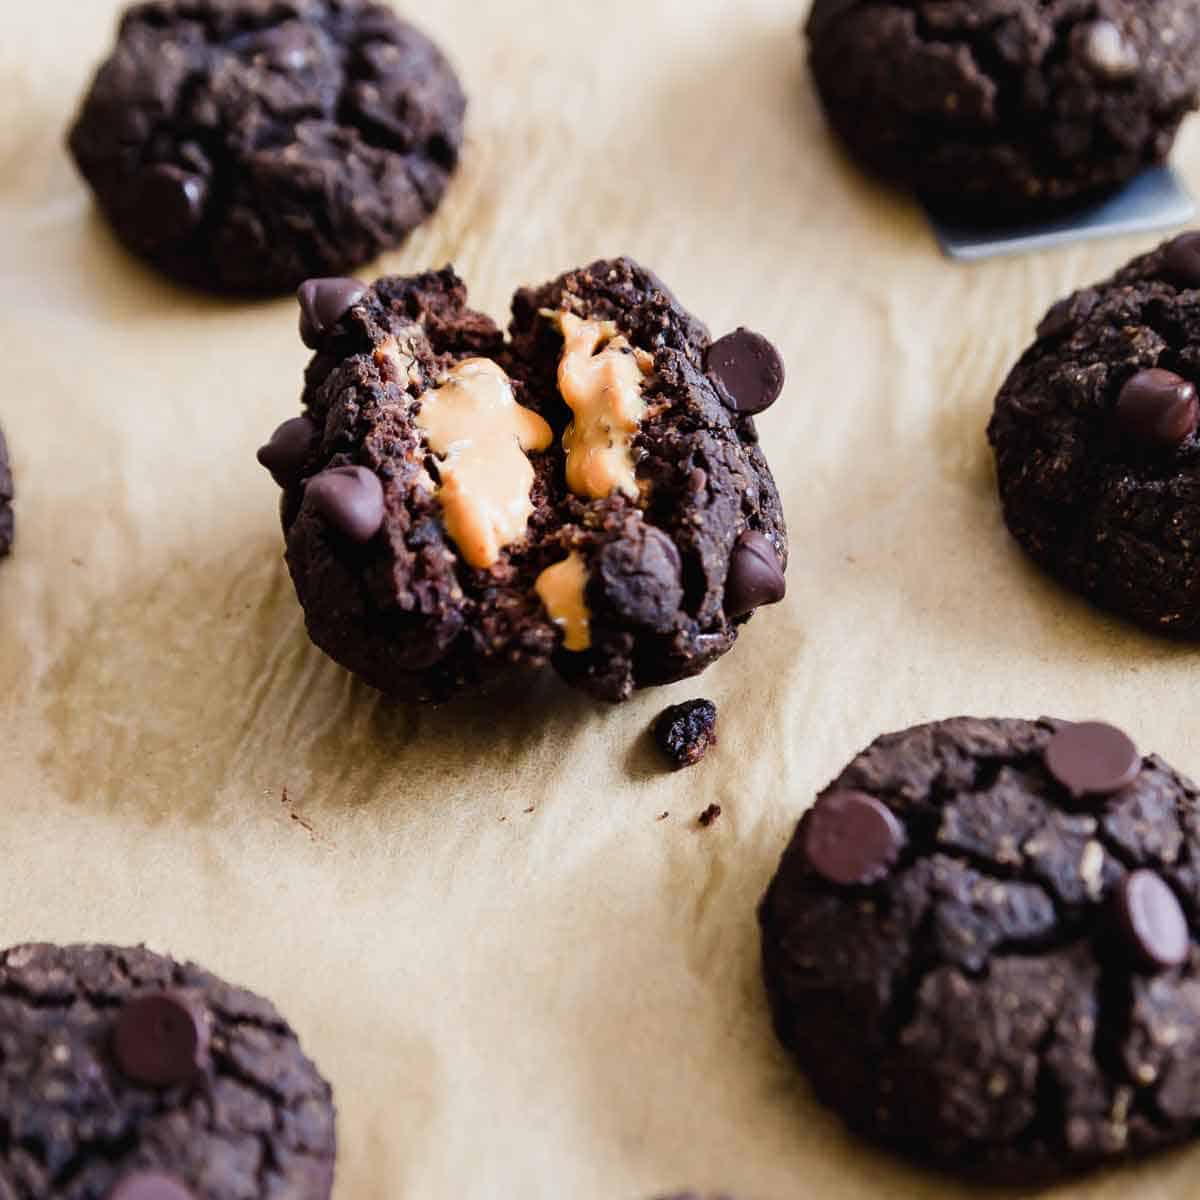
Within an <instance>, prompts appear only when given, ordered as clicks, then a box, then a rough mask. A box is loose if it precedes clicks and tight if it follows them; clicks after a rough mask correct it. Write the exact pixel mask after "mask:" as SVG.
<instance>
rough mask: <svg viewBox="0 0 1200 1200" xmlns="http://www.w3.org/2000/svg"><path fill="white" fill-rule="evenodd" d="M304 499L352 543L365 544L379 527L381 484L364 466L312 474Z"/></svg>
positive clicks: (381, 518) (381, 523) (381, 521)
mask: <svg viewBox="0 0 1200 1200" xmlns="http://www.w3.org/2000/svg"><path fill="white" fill-rule="evenodd" d="M304 499H305V502H306V503H308V504H311V505H312V507H313V508H314V509H315V510H316V511H317V512H318V513H319V514H320V515H321V516H322V517H323V518H324V519H325V520H326V521H328V522H329V524H330V525H332V526H333V527H334V528H335V529H337V530H338V531H339V532H341V533H343V534H345V536H346V537H348V538H349V539H350V540H351V541H352V542H369V541H370V540H371V539H372V538H373V537H374V536H375V535H376V534H377V533H378V532H379V529H380V527H381V526H382V525H383V485H382V484H381V483H380V482H379V477H378V476H377V475H376V474H375V473H374V471H368V470H367V468H366V467H332V468H330V469H329V470H328V471H322V472H321V473H320V475H314V476H313V477H312V479H310V480H309V481H308V486H307V487H306V488H305V490H304Z"/></svg>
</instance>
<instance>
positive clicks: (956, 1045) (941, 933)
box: [759, 717, 1200, 1181]
mask: <svg viewBox="0 0 1200 1200" xmlns="http://www.w3.org/2000/svg"><path fill="white" fill-rule="evenodd" d="M1198 916H1200V799H1198V797H1197V792H1196V788H1195V786H1194V785H1193V784H1192V783H1191V782H1190V781H1189V780H1187V779H1185V778H1184V777H1183V776H1181V775H1179V774H1178V773H1177V772H1175V771H1174V770H1173V769H1172V768H1171V767H1169V766H1168V765H1167V764H1166V763H1164V762H1163V761H1162V760H1161V759H1160V758H1158V757H1156V756H1154V755H1150V756H1148V757H1144V758H1143V757H1142V756H1141V755H1140V754H1139V752H1138V750H1137V748H1136V747H1135V746H1134V744H1133V742H1132V741H1131V740H1130V739H1129V738H1128V737H1127V736H1126V735H1125V734H1123V733H1121V732H1120V731H1119V730H1116V729H1113V728H1112V727H1111V726H1108V725H1103V724H1099V723H1096V722H1084V723H1080V724H1070V723H1067V722H1064V721H1056V720H1048V719H1043V720H1040V721H1036V722H1032V721H1018V720H976V719H973V718H965V717H964V718H959V719H956V720H950V721H943V722H940V723H937V724H932V725H922V726H919V727H918V728H916V729H910V730H907V731H905V732H904V733H898V734H890V735H888V736H886V737H882V738H880V739H879V740H878V741H876V742H875V743H874V744H873V745H872V746H870V747H869V748H868V749H867V750H866V751H864V753H862V754H861V755H859V757H858V758H856V759H855V760H854V761H853V762H852V763H851V764H850V765H849V766H848V767H847V768H846V769H845V770H844V771H843V772H842V774H841V775H840V776H839V777H838V778H837V779H836V780H835V781H834V782H833V783H832V784H830V785H829V787H827V788H826V789H825V790H824V791H823V792H822V793H821V795H820V796H819V797H818V799H817V802H816V804H815V805H814V806H813V807H812V808H811V809H810V810H809V812H808V813H807V814H806V815H805V817H804V819H803V820H802V821H801V822H800V825H799V828H798V829H797V831H796V834H795V836H794V837H793V839H792V842H791V844H790V845H789V847H788V849H787V852H786V853H785V854H784V856H783V861H782V863H781V865H780V867H779V871H778V873H777V874H776V876H775V878H774V880H773V881H772V883H771V886H770V888H769V890H768V891H767V894H766V896H765V898H764V899H763V902H762V905H761V907H760V910H759V921H760V924H761V928H762V946H763V970H764V976H765V979H766V985H767V991H768V994H769V997H770V1002H771V1008H772V1012H773V1014H774V1019H775V1028H776V1031H777V1033H778V1035H779V1037H780V1039H781V1040H782V1041H783V1042H784V1044H785V1045H786V1046H787V1047H788V1048H789V1049H790V1050H791V1051H792V1052H793V1054H795V1056H796V1058H797V1059H798V1060H799V1062H800V1064H801V1066H802V1067H803V1068H804V1070H805V1071H806V1072H807V1073H808V1075H809V1077H810V1079H811V1080H812V1083H813V1086H814V1087H815V1089H816V1091H817V1094H818V1096H819V1097H820V1098H821V1099H822V1100H823V1101H825V1102H826V1103H827V1104H829V1105H831V1106H832V1107H834V1108H835V1109H837V1110H838V1112H840V1113H841V1114H842V1115H843V1117H844V1118H845V1119H846V1120H847V1122H849V1124H850V1125H851V1126H853V1127H854V1128H855V1129H856V1130H858V1131H859V1132H861V1133H863V1134H865V1135H867V1136H868V1137H871V1138H873V1139H876V1140H878V1141H880V1142H882V1143H885V1144H886V1145H889V1146H891V1147H893V1148H895V1149H897V1150H901V1151H903V1152H905V1153H909V1154H913V1155H917V1156H919V1157H922V1158H925V1159H929V1160H932V1161H934V1162H936V1163H938V1164H941V1165H943V1166H948V1167H953V1168H958V1169H961V1170H964V1171H978V1172H981V1173H982V1174H984V1175H987V1176H990V1177H992V1178H996V1179H1013V1180H1025V1181H1033V1180H1037V1179H1040V1178H1042V1177H1044V1176H1046V1175H1051V1174H1054V1173H1056V1172H1058V1171H1062V1170H1073V1169H1077V1168H1082V1167H1086V1166H1088V1165H1090V1164H1093V1163H1096V1162H1099V1161H1100V1160H1103V1159H1109V1158H1115V1157H1119V1156H1124V1155H1131V1154H1141V1153H1143V1152H1146V1151H1149V1150H1152V1149H1155V1148H1157V1147H1160V1146H1165V1145H1168V1144H1170V1143H1173V1142H1178V1141H1182V1140H1183V1139H1185V1138H1189V1137H1191V1136H1192V1135H1193V1134H1194V1133H1195V1131H1196V1129H1197V1128H1198V1125H1197V1121H1198V1120H1200V1072H1198V1071H1197V1065H1196V1064H1197V1062H1198V1061H1200V953H1198V952H1197V948H1196V946H1195V944H1194V935H1195V932H1196V928H1197V919H1198Z"/></svg>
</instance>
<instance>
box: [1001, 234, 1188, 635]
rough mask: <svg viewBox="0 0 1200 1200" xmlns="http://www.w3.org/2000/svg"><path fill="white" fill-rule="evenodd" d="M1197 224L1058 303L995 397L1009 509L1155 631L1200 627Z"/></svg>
mask: <svg viewBox="0 0 1200 1200" xmlns="http://www.w3.org/2000/svg"><path fill="white" fill-rule="evenodd" d="M1198 385H1200V234H1195V233H1189V234H1184V235H1183V236H1181V237H1179V238H1176V239H1174V240H1173V241H1171V242H1167V243H1166V244H1164V245H1162V246H1160V247H1158V249H1156V250H1154V251H1153V252H1151V253H1150V254H1147V255H1144V256H1142V257H1140V258H1137V259H1135V260H1134V261H1133V262H1131V263H1130V264H1129V265H1128V266H1126V267H1125V268H1124V269H1122V270H1121V271H1119V272H1118V273H1117V274H1116V275H1115V276H1113V278H1111V279H1109V280H1107V281H1105V282H1104V283H1100V284H1097V285H1096V286H1094V287H1088V288H1084V289H1083V290H1081V291H1079V292H1076V293H1075V294H1074V295H1073V296H1070V297H1068V298H1066V299H1065V300H1062V301H1060V302H1059V303H1058V304H1056V305H1055V306H1054V307H1053V308H1051V310H1050V311H1049V313H1047V315H1046V317H1045V318H1044V319H1043V321H1042V323H1041V325H1040V326H1039V327H1038V336H1037V341H1036V342H1035V343H1034V344H1033V345H1032V346H1031V347H1030V348H1029V349H1028V350H1027V351H1026V352H1025V353H1024V355H1023V356H1022V357H1021V359H1020V361H1019V362H1018V363H1017V365H1016V366H1015V367H1014V368H1013V370H1012V372H1011V374H1010V375H1009V377H1008V379H1007V380H1006V381H1005V383H1004V386H1003V387H1002V388H1001V390H1000V394H999V395H998V396H997V398H996V405H995V412H994V414H993V416H992V420H991V424H990V425H989V427H988V437H989V439H990V441H991V444H992V447H993V449H994V451H995V455H996V475H997V481H998V484H999V489H1000V499H1001V502H1002V504H1003V507H1004V519H1005V521H1006V523H1007V525H1008V528H1009V529H1010V531H1011V532H1012V534H1013V536H1014V537H1015V538H1016V539H1017V541H1018V542H1019V543H1020V544H1021V546H1022V547H1023V548H1024V549H1025V550H1026V551H1027V552H1028V553H1029V555H1030V556H1031V557H1032V558H1033V559H1034V560H1036V561H1037V562H1038V563H1039V564H1040V565H1041V566H1042V567H1044V568H1045V569H1046V570H1047V571H1049V572H1050V573H1051V574H1052V575H1054V576H1056V577H1057V578H1058V579H1059V580H1061V581H1062V582H1063V583H1064V584H1066V585H1067V586H1068V587H1069V588H1071V589H1073V590H1074V591H1077V592H1079V593H1081V594H1082V595H1084V596H1086V597H1087V598H1088V599H1089V600H1091V601H1093V602H1094V603H1096V604H1098V605H1100V606H1101V607H1103V608H1106V609H1109V610H1111V611H1113V612H1116V613H1118V614H1120V615H1121V616H1124V617H1126V618H1128V619H1130V620H1132V621H1135V622H1136V623H1137V624H1139V625H1142V626H1144V627H1145V628H1147V629H1150V630H1153V631H1156V632H1163V633H1173V634H1177V635H1180V636H1185V637H1195V636H1197V634H1198V633H1200V439H1198V438H1197V425H1198V419H1200V406H1198V404H1197V386H1198Z"/></svg>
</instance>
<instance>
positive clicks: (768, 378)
mask: <svg viewBox="0 0 1200 1200" xmlns="http://www.w3.org/2000/svg"><path fill="white" fill-rule="evenodd" d="M704 365H705V370H707V371H708V373H709V374H710V375H712V376H713V377H714V378H715V379H718V380H720V382H721V383H723V384H724V385H725V391H726V392H727V393H728V395H729V399H730V400H731V401H732V403H733V411H734V412H736V413H739V414H741V415H742V416H753V415H754V414H755V413H760V412H765V411H766V410H767V409H768V408H770V407H771V405H772V404H774V403H775V401H776V400H778V399H779V393H780V392H782V391H783V377H784V372H783V359H781V358H780V357H779V351H778V350H776V349H775V347H774V346H772V345H771V343H770V342H768V341H767V339H766V338H765V337H763V336H762V334H759V333H753V332H751V331H750V330H749V329H739V330H737V332H735V333H729V334H726V335H725V336H724V337H723V338H721V339H720V341H716V342H713V344H712V345H711V346H709V348H708V354H707V356H706V358H705V364H704Z"/></svg>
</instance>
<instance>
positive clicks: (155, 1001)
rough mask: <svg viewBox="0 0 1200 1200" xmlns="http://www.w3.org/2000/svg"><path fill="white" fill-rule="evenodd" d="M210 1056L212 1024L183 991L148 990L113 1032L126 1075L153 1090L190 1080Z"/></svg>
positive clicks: (134, 1000) (122, 1015)
mask: <svg viewBox="0 0 1200 1200" xmlns="http://www.w3.org/2000/svg"><path fill="white" fill-rule="evenodd" d="M207 1053H208V1021H207V1018H206V1017H205V1014H204V1013H203V1011H202V1010H201V1009H200V1008H199V1007H198V1006H197V1005H196V1003H195V1002H194V1001H193V1000H192V999H191V997H189V996H187V995H185V994H184V993H182V992H144V993H142V994H141V995H139V996H134V997H133V998H132V999H130V1000H128V1001H127V1002H126V1003H125V1005H124V1007H123V1008H122V1009H121V1012H120V1014H119V1015H118V1017H117V1024H116V1028H115V1029H114V1030H113V1057H114V1059H115V1060H116V1064H117V1066H118V1067H119V1068H120V1070H121V1073H122V1074H123V1075H125V1076H126V1077H127V1078H129V1079H132V1080H133V1081H134V1082H135V1083H142V1084H146V1085H147V1086H149V1087H156V1088H165V1087H175V1086H177V1085H178V1084H183V1083H187V1082H189V1081H190V1080H191V1079H193V1078H194V1077H195V1075H196V1073H197V1072H198V1071H199V1070H200V1069H201V1068H202V1067H203V1065H204V1061H205V1058H206V1055H207Z"/></svg>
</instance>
